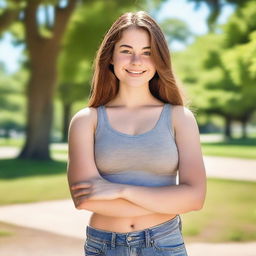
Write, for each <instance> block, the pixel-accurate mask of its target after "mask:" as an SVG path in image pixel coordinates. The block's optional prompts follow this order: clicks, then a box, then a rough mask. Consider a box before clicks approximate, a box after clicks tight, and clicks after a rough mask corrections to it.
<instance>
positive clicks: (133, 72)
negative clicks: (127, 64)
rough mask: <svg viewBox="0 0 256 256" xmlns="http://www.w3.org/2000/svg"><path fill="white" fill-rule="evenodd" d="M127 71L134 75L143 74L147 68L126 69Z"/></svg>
mask: <svg viewBox="0 0 256 256" xmlns="http://www.w3.org/2000/svg"><path fill="white" fill-rule="evenodd" d="M125 71H126V72H128V73H129V74H134V75H141V74H143V73H145V72H146V70H128V69H126V70H125Z"/></svg>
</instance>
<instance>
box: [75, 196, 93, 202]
mask: <svg viewBox="0 0 256 256" xmlns="http://www.w3.org/2000/svg"><path fill="white" fill-rule="evenodd" d="M88 199H90V196H89V195H87V196H81V197H78V198H76V202H77V204H80V203H82V202H83V201H85V200H88Z"/></svg>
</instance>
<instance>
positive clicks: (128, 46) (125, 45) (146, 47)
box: [119, 44, 150, 50]
mask: <svg viewBox="0 0 256 256" xmlns="http://www.w3.org/2000/svg"><path fill="white" fill-rule="evenodd" d="M121 47H127V48H131V49H132V46H130V45H128V44H122V45H120V46H119V48H121ZM142 49H143V50H144V49H150V46H145V47H143V48H142Z"/></svg>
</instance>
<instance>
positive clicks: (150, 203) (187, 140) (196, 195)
mask: <svg viewBox="0 0 256 256" xmlns="http://www.w3.org/2000/svg"><path fill="white" fill-rule="evenodd" d="M173 117H174V118H173V122H174V128H175V131H176V144H177V147H178V151H179V185H177V186H164V187H153V188H149V187H141V186H130V185H124V186H123V190H122V192H121V195H120V196H121V197H122V198H125V199H127V200H129V201H131V202H133V203H135V204H138V205H140V206H142V207H145V208H146V209H148V210H150V211H154V212H160V213H166V214H168V213H169V214H180V213H185V212H189V211H193V210H199V209H201V208H202V206H203V203H204V200H205V194H206V175H205V168H204V163H203V158H202V153H201V147H200V137H199V131H198V126H197V123H196V120H195V118H194V115H193V114H192V112H191V111H190V110H188V109H187V108H185V107H182V106H175V107H174V108H173Z"/></svg>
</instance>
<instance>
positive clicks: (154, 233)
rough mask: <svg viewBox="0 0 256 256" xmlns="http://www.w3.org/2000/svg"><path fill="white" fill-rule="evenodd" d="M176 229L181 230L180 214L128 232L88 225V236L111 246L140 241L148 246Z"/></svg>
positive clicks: (133, 243) (132, 243)
mask: <svg viewBox="0 0 256 256" xmlns="http://www.w3.org/2000/svg"><path fill="white" fill-rule="evenodd" d="M176 229H180V230H181V218H180V216H179V215H176V216H175V217H174V218H172V219H171V220H168V221H166V222H163V223H161V224H159V225H156V226H153V227H150V228H146V229H143V230H138V231H133V232H127V233H119V232H111V231H105V230H100V229H96V228H93V227H91V226H89V225H88V226H87V227H86V236H87V238H88V239H92V240H96V241H98V242H102V243H106V244H111V247H115V245H127V246H129V245H135V244H139V243H145V246H146V247H150V243H152V240H154V239H156V238H160V237H161V236H164V235H166V234H170V233H172V232H174V231H175V230H176Z"/></svg>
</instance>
